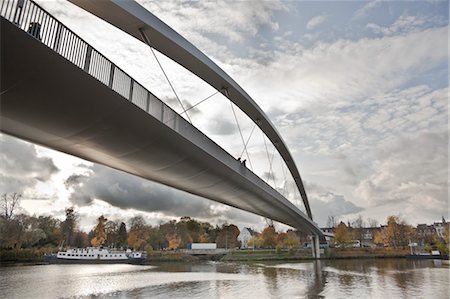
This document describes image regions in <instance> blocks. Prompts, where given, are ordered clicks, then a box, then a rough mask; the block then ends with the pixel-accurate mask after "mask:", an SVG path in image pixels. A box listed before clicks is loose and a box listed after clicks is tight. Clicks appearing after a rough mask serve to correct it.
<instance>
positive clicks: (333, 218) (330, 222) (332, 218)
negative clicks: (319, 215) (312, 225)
mask: <svg viewBox="0 0 450 299" xmlns="http://www.w3.org/2000/svg"><path fill="white" fill-rule="evenodd" d="M336 222H337V219H336V216H328V219H327V227H329V228H333V227H336Z"/></svg>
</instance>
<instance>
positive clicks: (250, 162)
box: [230, 101, 253, 171]
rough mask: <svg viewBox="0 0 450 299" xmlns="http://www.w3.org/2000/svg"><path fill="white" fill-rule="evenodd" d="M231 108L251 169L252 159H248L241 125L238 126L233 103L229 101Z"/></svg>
mask: <svg viewBox="0 0 450 299" xmlns="http://www.w3.org/2000/svg"><path fill="white" fill-rule="evenodd" d="M230 105H231V110H232V111H233V115H234V119H235V120H236V125H237V127H238V129H239V135H240V136H241V140H242V144H243V145H244V150H245V153H246V154H247V159H248V163H249V164H250V169H251V170H252V171H253V165H252V161H251V160H250V156H249V154H248V151H247V146H246V145H245V141H244V136H243V135H242V131H241V127H240V126H239V121H238V119H237V116H236V112H235V111H234V107H233V103H232V102H231V101H230Z"/></svg>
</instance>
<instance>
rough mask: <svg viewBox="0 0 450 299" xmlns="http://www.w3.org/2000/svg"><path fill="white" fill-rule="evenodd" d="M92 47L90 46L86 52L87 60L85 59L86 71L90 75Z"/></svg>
mask: <svg viewBox="0 0 450 299" xmlns="http://www.w3.org/2000/svg"><path fill="white" fill-rule="evenodd" d="M91 55H92V47H91V46H89V45H88V47H87V50H86V58H85V59H84V71H85V72H86V73H89V66H90V65H91Z"/></svg>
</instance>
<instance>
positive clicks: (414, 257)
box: [406, 254, 448, 260]
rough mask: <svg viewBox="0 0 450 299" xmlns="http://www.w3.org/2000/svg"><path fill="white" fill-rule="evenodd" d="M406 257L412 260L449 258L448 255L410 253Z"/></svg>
mask: <svg viewBox="0 0 450 299" xmlns="http://www.w3.org/2000/svg"><path fill="white" fill-rule="evenodd" d="M406 258H407V259H411V260H448V255H431V254H430V255H425V254H408V255H406Z"/></svg>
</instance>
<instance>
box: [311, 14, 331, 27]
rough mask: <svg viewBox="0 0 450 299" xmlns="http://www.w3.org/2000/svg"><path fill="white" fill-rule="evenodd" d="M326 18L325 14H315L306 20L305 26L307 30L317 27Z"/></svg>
mask: <svg viewBox="0 0 450 299" xmlns="http://www.w3.org/2000/svg"><path fill="white" fill-rule="evenodd" d="M326 19H327V17H326V16H325V15H320V16H315V17H314V18H312V19H311V20H309V21H308V23H307V24H306V28H307V29H308V30H313V29H315V28H317V27H318V26H319V25H320V24H322V23H323V22H325V20H326Z"/></svg>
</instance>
